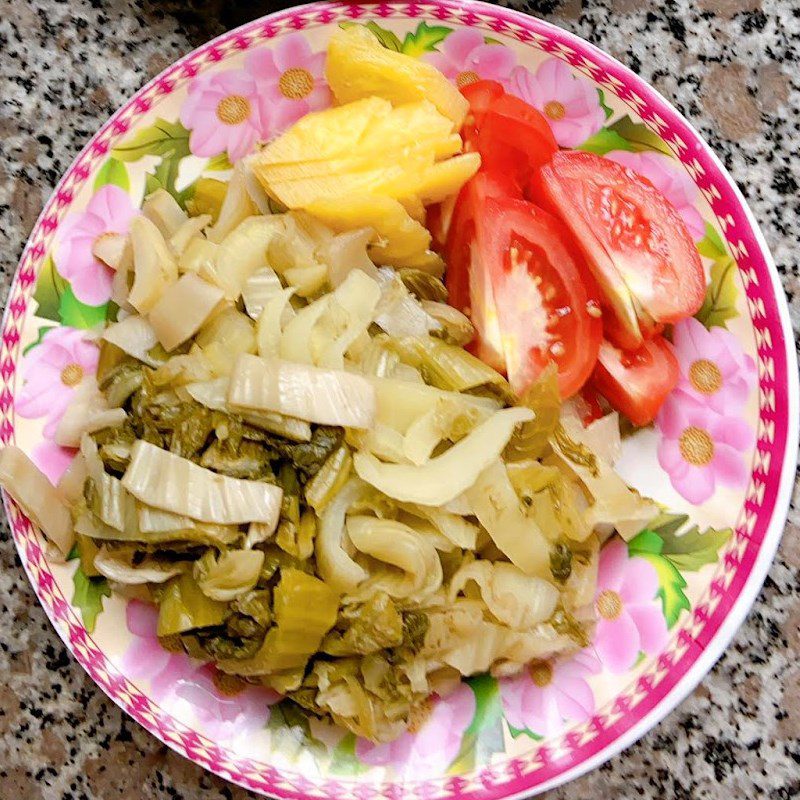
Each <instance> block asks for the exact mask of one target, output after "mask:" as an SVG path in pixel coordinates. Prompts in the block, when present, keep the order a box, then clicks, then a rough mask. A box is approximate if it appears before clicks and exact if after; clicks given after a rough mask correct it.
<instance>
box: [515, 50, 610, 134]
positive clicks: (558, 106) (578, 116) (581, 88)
mask: <svg viewBox="0 0 800 800" xmlns="http://www.w3.org/2000/svg"><path fill="white" fill-rule="evenodd" d="M509 91H510V92H511V93H512V94H515V95H517V96H518V97H521V98H522V99H523V100H524V101H525V102H526V103H530V104H531V105H532V106H533V107H534V108H537V109H539V111H541V112H542V114H544V116H545V118H546V119H547V121H548V122H549V123H550V128H551V129H552V131H553V136H555V138H556V141H557V142H558V143H559V144H560V145H561V146H562V147H577V146H578V145H580V144H583V142H585V141H586V140H587V139H588V138H589V137H590V136H593V135H594V134H595V133H597V131H599V130H600V128H602V127H603V125H604V124H605V121H606V115H605V112H604V111H603V108H602V106H601V105H600V96H599V95H598V94H597V88H596V87H595V85H594V83H592V81H590V80H587V79H586V78H582V77H580V76H578V75H574V74H573V73H572V70H571V69H570V67H569V65H568V64H565V63H564V62H563V61H561V60H559V59H557V58H548V59H547V60H546V61H543V62H542V63H541V64H540V65H539V67H538V69H537V70H536V72H531V71H530V70H529V69H527V68H526V67H521V66H520V67H517V68H516V69H515V70H514V71H513V72H512V73H511V78H510V81H509Z"/></svg>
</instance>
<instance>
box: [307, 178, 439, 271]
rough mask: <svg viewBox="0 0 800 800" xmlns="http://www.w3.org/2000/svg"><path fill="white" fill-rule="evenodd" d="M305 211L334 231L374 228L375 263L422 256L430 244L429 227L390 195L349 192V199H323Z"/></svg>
mask: <svg viewBox="0 0 800 800" xmlns="http://www.w3.org/2000/svg"><path fill="white" fill-rule="evenodd" d="M306 211H308V213H309V214H312V215H313V216H315V217H317V219H319V220H321V221H322V222H324V223H325V224H326V225H327V226H328V227H330V228H333V230H335V231H349V230H353V229H355V228H372V229H373V230H374V231H375V233H376V234H377V236H378V239H379V240H380V241H379V243H378V244H377V245H375V246H373V247H372V248H371V249H370V256H371V257H373V260H375V261H376V263H381V264H382V263H389V262H388V261H386V260H385V259H387V258H388V259H392V260H393V261H396V262H398V265H399V262H402V261H403V260H404V259H413V258H416V257H419V256H421V255H422V254H424V253H425V251H426V250H427V249H428V248H429V247H430V243H431V235H430V233H429V232H428V229H427V228H425V227H424V226H423V225H422V224H421V223H419V222H417V220H415V219H413V218H412V217H411V216H409V214H408V212H407V211H406V210H405V208H404V207H403V205H402V204H401V203H399V202H398V201H397V200H394V199H392V198H391V197H381V196H377V195H368V194H366V195H360V196H358V195H352V196H347V199H346V201H344V200H343V199H341V198H332V199H320V200H316V201H315V202H313V203H310V204H309V205H307V206H306Z"/></svg>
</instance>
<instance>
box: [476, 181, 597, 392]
mask: <svg viewBox="0 0 800 800" xmlns="http://www.w3.org/2000/svg"><path fill="white" fill-rule="evenodd" d="M568 242H569V237H568V234H567V232H566V230H565V229H564V228H563V226H562V224H561V223H560V222H559V221H558V220H557V219H556V218H555V217H553V216H551V215H550V214H548V213H547V212H546V211H543V210H542V209H541V208H538V207H537V206H534V205H533V204H532V203H528V202H526V201H525V200H514V199H509V198H494V197H493V198H489V199H487V200H486V202H485V204H484V208H483V214H482V216H481V217H480V218H479V220H478V223H477V225H476V237H475V245H476V248H474V249H473V258H472V265H471V268H472V272H473V274H480V273H481V271H483V272H484V273H488V283H489V284H490V285H491V291H492V293H493V300H494V305H495V308H496V313H497V319H498V322H499V328H500V335H501V342H502V347H503V355H504V357H505V362H506V372H507V374H508V380H509V383H510V384H511V388H512V389H513V390H514V391H515V392H517V393H518V394H521V393H522V392H524V391H525V389H527V387H528V386H529V385H530V384H531V383H532V382H533V381H534V380H535V379H536V378H537V377H538V376H539V373H540V372H541V371H542V370H543V369H544V368H545V366H547V364H548V363H550V361H554V362H555V363H556V365H557V367H558V385H559V391H560V393H561V396H562V397H570V396H571V395H573V394H575V392H577V391H578V390H579V389H580V388H581V386H583V384H584V383H585V382H586V381H587V379H588V378H589V376H590V375H591V372H592V369H593V368H594V365H595V362H596V360H597V350H598V347H599V346H600V339H601V335H602V334H601V328H602V325H601V321H600V306H599V303H598V302H597V299H596V297H595V296H593V295H592V294H591V290H590V289H588V290H587V286H588V287H591V286H592V281H591V278H590V276H589V275H588V273H586V272H585V271H584V268H583V265H582V263H581V261H580V259H579V258H578V259H576V258H575V257H574V256H573V253H572V252H571V250H570V246H569V243H568ZM476 255H477V259H476V258H475V256H476ZM476 261H477V263H476ZM486 282H487V281H486V280H485V279H484V281H483V284H485V283H486Z"/></svg>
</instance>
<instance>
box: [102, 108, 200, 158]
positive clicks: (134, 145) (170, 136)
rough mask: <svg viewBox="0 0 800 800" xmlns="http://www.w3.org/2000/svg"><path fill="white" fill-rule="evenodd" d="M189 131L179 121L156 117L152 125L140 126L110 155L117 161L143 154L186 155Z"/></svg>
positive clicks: (140, 156) (178, 156)
mask: <svg viewBox="0 0 800 800" xmlns="http://www.w3.org/2000/svg"><path fill="white" fill-rule="evenodd" d="M189 153H190V150H189V131H188V130H187V129H186V128H184V127H183V125H181V123H180V122H178V121H175V122H168V121H167V120H165V119H161V118H158V119H157V120H156V121H155V122H154V123H153V124H152V125H149V126H148V127H146V128H142V129H141V130H139V131H137V132H136V133H135V134H134V135H133V136H131V137H130V138H129V139H127V140H126V141H125V143H124V144H122V145H120V146H119V147H115V148H114V149H113V150H112V151H111V156H112V157H113V158H115V159H118V160H119V161H128V162H130V161H138V160H139V159H140V158H144V156H173V157H176V158H183V157H184V156H188V155H189Z"/></svg>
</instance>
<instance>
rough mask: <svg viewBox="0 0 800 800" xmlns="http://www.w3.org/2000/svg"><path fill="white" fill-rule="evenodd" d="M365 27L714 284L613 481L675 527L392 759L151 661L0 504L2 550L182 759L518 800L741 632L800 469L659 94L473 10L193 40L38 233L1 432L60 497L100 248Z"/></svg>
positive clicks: (316, 790)
mask: <svg viewBox="0 0 800 800" xmlns="http://www.w3.org/2000/svg"><path fill="white" fill-rule="evenodd" d="M352 24H357V25H364V26H366V27H367V28H368V29H369V31H371V33H372V34H373V35H374V36H375V37H376V38H377V39H378V40H379V41H380V43H381V44H382V45H383V46H385V47H388V48H391V49H393V50H398V51H400V52H403V53H406V54H409V55H411V56H413V57H415V58H421V59H425V60H427V61H429V62H431V63H432V64H434V65H436V66H437V67H438V68H439V69H440V70H441V71H442V72H444V74H445V75H446V76H447V77H448V78H450V79H451V80H452V81H453V82H455V83H456V84H457V85H459V86H462V85H464V84H465V83H469V82H471V81H474V80H477V79H478V78H490V79H493V80H497V81H500V82H501V83H502V84H503V85H504V86H505V88H506V90H507V91H509V92H511V93H513V94H516V95H518V96H520V97H522V98H523V99H524V100H526V101H527V102H529V103H531V104H532V105H534V106H535V107H536V108H538V109H540V110H541V111H542V113H543V114H544V115H545V116H546V117H547V118H548V121H549V122H550V124H551V127H552V130H553V133H554V135H555V138H556V139H557V141H558V143H559V145H561V147H564V148H572V149H579V150H588V151H591V152H594V153H598V154H600V155H603V156H605V157H606V158H610V159H613V160H615V161H618V162H620V163H622V164H624V165H626V166H628V167H630V168H631V169H633V170H635V171H636V172H638V173H640V174H641V175H643V176H645V177H646V178H647V179H648V180H649V181H651V182H652V183H653V184H654V185H655V186H656V187H658V188H659V189H660V190H661V191H662V192H663V193H664V194H665V195H666V196H667V198H668V199H669V200H670V201H671V202H672V203H673V204H674V205H675V207H676V208H677V209H678V211H679V213H680V214H681V216H682V217H683V219H684V221H685V222H686V225H687V228H688V229H689V231H690V233H691V235H692V237H693V238H694V240H695V243H696V246H697V249H698V251H699V253H700V254H701V256H702V259H703V263H704V265H705V268H706V274H707V279H708V287H707V293H706V299H705V303H704V304H703V307H702V308H701V309H700V311H699V312H698V314H697V315H696V317H695V318H692V319H688V320H685V321H683V322H681V323H679V324H678V325H676V326H675V329H674V331H673V340H674V344H675V350H676V353H677V356H678V360H679V362H680V369H681V378H680V382H679V384H678V387H677V388H676V389H675V391H674V392H673V393H672V394H671V395H670V397H669V398H668V400H667V401H666V404H665V405H664V407H663V408H662V410H661V412H660V414H659V416H658V419H657V420H656V423H655V424H654V425H653V426H651V427H648V428H645V429H642V430H640V431H639V432H638V433H636V434H635V435H633V436H631V437H629V438H628V439H626V441H625V444H624V449H623V455H622V459H621V461H620V463H619V470H620V472H621V473H622V475H623V477H625V478H626V479H627V480H628V481H629V482H630V483H631V484H632V485H633V486H635V487H636V488H637V489H639V490H641V491H642V492H643V493H646V494H648V495H650V496H652V497H654V498H655V499H657V500H658V501H659V502H660V503H662V504H663V506H664V508H665V509H666V512H665V514H664V515H663V516H662V517H661V518H660V519H659V520H658V522H657V524H652V525H650V526H649V527H647V528H645V529H643V530H642V531H641V532H640V533H639V534H638V535H637V536H635V537H634V538H633V539H632V540H631V541H629V542H627V543H626V542H623V541H622V540H620V539H617V538H612V539H610V540H609V541H608V542H607V543H606V545H605V546H604V548H603V551H602V554H601V558H600V566H599V576H598V585H597V593H596V597H595V608H596V611H597V617H598V624H597V627H596V632H595V634H594V638H593V640H592V642H591V643H590V645H589V646H588V647H586V648H585V649H584V650H582V651H580V652H579V653H577V654H575V655H572V656H570V657H568V658H562V659H559V660H556V661H554V662H548V663H537V664H534V665H532V666H531V667H530V668H529V669H527V670H526V671H525V672H524V673H522V674H520V675H518V676H515V677H509V678H501V679H495V678H493V677H490V676H487V675H481V676H477V677H472V678H469V679H468V680H466V681H464V682H463V683H462V684H461V686H460V687H459V688H458V689H457V690H456V691H454V692H453V693H452V694H450V695H449V696H447V697H446V698H444V699H442V698H435V697H434V698H432V699H431V701H430V703H429V704H428V708H427V709H426V713H424V714H422V715H420V718H419V719H417V720H414V724H413V725H412V726H411V729H410V730H409V731H408V732H407V733H405V734H403V735H402V736H401V737H400V738H399V739H397V740H395V741H393V742H390V743H388V744H379V745H376V744H373V743H371V742H369V741H366V740H361V739H358V738H356V737H355V736H354V735H353V734H348V733H345V732H344V731H342V730H340V729H338V728H335V727H332V726H328V725H325V724H323V723H320V722H318V721H316V720H314V719H306V718H305V717H298V715H297V714H296V713H292V709H291V707H290V706H289V705H287V704H286V703H284V702H283V701H282V699H281V697H280V696H279V695H277V694H275V693H274V692H272V691H268V690H266V689H258V688H255V687H252V688H249V689H246V690H245V691H240V692H239V693H235V694H232V693H231V692H230V690H229V687H228V686H226V684H225V683H224V681H221V680H220V679H219V676H218V675H217V674H216V672H215V670H214V668H213V667H212V666H211V665H209V664H204V663H201V662H198V661H195V660H193V659H191V658H189V657H188V656H187V655H185V654H183V653H174V652H168V651H166V650H164V649H162V647H161V645H160V644H159V641H158V639H157V637H156V635H155V631H156V627H155V610H154V608H153V607H152V606H150V605H148V604H146V603H144V602H141V601H139V600H125V599H123V598H121V597H118V596H116V595H114V596H112V594H111V591H110V588H109V586H108V584H107V583H106V582H105V580H104V579H102V578H93V577H89V576H87V575H85V574H84V573H83V571H82V570H81V568H80V565H79V562H78V561H77V560H76V559H70V560H67V562H66V563H56V562H55V561H54V560H52V559H51V558H50V557H49V555H48V551H47V550H46V548H45V546H44V543H43V540H42V538H41V536H40V533H39V532H38V530H36V529H35V527H34V526H33V525H32V524H31V523H30V521H29V520H28V519H27V518H25V517H24V515H22V514H21V512H20V511H19V509H18V508H17V507H16V506H15V504H14V503H13V502H12V501H10V500H9V498H7V497H6V498H5V504H6V511H7V513H8V516H9V519H10V522H11V526H12V530H13V535H14V540H15V542H16V545H17V548H18V550H19V553H20V557H21V559H22V562H23V564H24V566H25V569H26V571H27V573H28V575H29V577H30V579H31V582H32V584H33V586H34V588H35V590H36V593H37V595H38V597H39V599H40V601H41V603H42V605H43V606H44V608H45V610H46V611H47V613H48V615H49V616H50V619H51V620H52V622H53V625H54V626H55V628H56V630H57V631H58V633H59V635H60V636H61V637H62V638H63V639H64V641H65V643H66V644H67V646H68V647H69V648H70V650H71V651H72V653H73V655H74V656H75V658H76V659H77V660H78V661H79V662H80V663H81V664H82V665H83V667H84V668H85V669H86V670H87V671H88V672H89V674H90V675H91V676H92V678H93V679H94V680H95V681H96V682H97V684H98V685H99V686H100V687H101V688H102V689H103V690H104V691H105V692H106V693H107V694H108V695H109V697H111V698H112V699H113V700H114V701H115V702H116V703H117V704H119V706H121V707H122V708H123V709H124V710H125V711H126V712H127V713H128V714H130V715H131V716H132V717H133V718H134V719H136V720H137V721H138V722H139V723H140V724H141V725H143V726H144V727H145V728H147V729H148V730H149V731H151V732H152V733H153V734H155V735H156V736H157V737H159V738H160V739H161V740H162V741H163V742H165V743H166V744H168V745H169V746H170V747H172V748H174V749H175V750H176V751H177V752H179V753H181V754H182V755H184V756H186V757H187V758H190V759H191V760H193V761H195V762H197V763H198V764H201V765H202V766H204V767H206V768H207V769H209V770H211V771H213V772H215V773H217V774H219V775H221V776H223V777H225V778H227V779H229V780H231V781H234V782H236V783H238V784H241V785H242V786H245V787H247V788H249V789H252V790H254V791H256V792H260V793H263V794H265V795H269V796H272V797H279V798H308V797H336V798H359V800H372V799H373V798H374V799H375V800H377V799H378V798H392V799H394V800H399V798H404V797H415V798H467V797H469V798H476V799H477V798H482V799H483V800H490V798H505V797H514V796H520V797H521V796H523V795H524V796H530V795H532V794H536V793H539V792H541V791H544V790H545V789H547V788H549V787H552V786H554V785H557V784H559V783H563V782H564V781H566V780H568V779H569V778H572V777H575V776H576V775H578V774H581V773H582V772H585V771H586V770H588V769H590V768H592V767H594V766H596V765H598V764H599V763H601V762H602V761H604V760H605V759H607V758H609V757H610V756H611V755H613V754H614V753H616V752H619V751H620V750H621V749H622V748H623V747H625V746H626V745H628V744H630V743H631V742H633V741H634V740H635V739H637V738H638V737H639V736H641V735H642V734H643V733H644V732H645V731H647V730H648V729H649V728H651V727H652V726H653V725H654V724H656V722H657V721H658V720H659V719H661V718H662V717H663V716H664V715H665V714H666V713H667V712H668V711H669V710H670V709H672V708H673V707H674V706H675V705H676V704H677V703H678V702H679V701H680V700H681V699H682V698H683V697H684V696H685V695H686V694H687V693H688V692H689V691H690V690H691V688H692V687H693V686H694V685H695V684H696V683H697V682H698V681H699V680H700V679H701V678H702V676H703V675H704V674H705V672H707V671H708V669H710V667H711V665H712V664H713V663H714V661H715V660H716V659H717V658H718V657H719V655H720V654H721V652H722V650H723V649H724V647H725V646H726V644H727V643H728V641H729V640H730V638H731V636H732V635H733V632H734V631H735V629H736V628H737V626H738V625H739V624H740V623H741V621H742V619H743V618H744V616H745V614H746V612H747V610H748V608H749V606H750V604H751V603H752V601H753V599H754V597H755V595H756V593H757V592H758V590H759V588H760V586H761V583H762V581H763V579H764V576H765V575H766V572H767V569H768V566H769V563H770V561H771V559H772V557H773V555H774V552H775V548H776V546H777V543H778V540H779V538H780V535H781V531H782V528H783V523H784V520H785V514H786V509H787V506H788V501H789V494H790V490H791V485H792V480H793V474H794V464H795V461H796V458H797V433H798V431H797V420H798V387H797V368H796V362H795V355H794V348H793V346H792V342H793V338H792V334H791V328H790V326H789V322H788V315H787V310H786V304H785V300H784V297H783V294H782V289H781V287H780V283H779V281H778V277H777V273H776V270H775V266H774V264H773V263H772V260H771V258H770V255H769V253H768V251H767V248H766V245H765V243H764V240H763V238H762V236H761V234H760V233H759V231H758V229H757V227H756V224H755V221H754V219H753V217H752V214H751V213H750V211H749V210H748V208H747V207H746V205H745V203H744V200H743V199H742V197H741V195H740V194H739V192H738V191H737V189H736V187H735V185H734V183H733V181H732V180H731V178H730V177H729V176H728V174H727V173H726V172H725V170H724V169H723V167H722V166H721V164H720V163H719V161H718V160H717V159H716V157H715V156H714V155H713V153H712V152H711V151H710V150H709V148H708V147H707V146H706V145H705V143H704V142H703V141H702V140H701V138H700V137H699V135H698V134H697V133H696V132H695V131H694V130H693V129H692V128H691V127H690V126H689V124H688V123H687V122H686V121H685V120H684V119H683V118H682V117H681V116H680V115H679V114H678V113H677V112H676V111H675V110H674V109H673V108H672V106H670V105H669V103H668V102H667V101H666V100H664V98H662V97H661V96H660V95H658V94H657V93H656V92H655V91H654V90H653V89H651V88H650V87H649V86H648V85H647V84H645V83H644V82H643V81H642V80H641V79H639V78H638V77H637V76H635V75H634V74H633V73H631V72H630V71H629V70H627V69H626V68H625V67H623V66H622V65H620V64H619V63H618V62H616V61H614V60H613V59H612V58H610V57H609V56H607V55H605V54H604V53H602V52H601V51H599V50H597V49H596V48H594V47H593V46H591V45H589V44H587V43H586V42H584V41H582V40H580V39H578V38H577V37H575V36H573V35H571V34H569V33H567V32H565V31H563V30H560V29H559V28H556V27H553V26H552V25H549V24H547V23H544V22H542V21H540V20H537V19H533V18H531V17H527V16H524V15H522V14H519V13H516V12H513V11H510V10H507V9H504V8H500V7H496V6H490V5H487V4H483V3H478V2H466V1H465V2H453V1H452V0H432V1H430V2H419V3H387V4H346V3H314V4H311V5H307V6H302V7H298V8H292V9H288V10H285V11H281V12H278V13H275V14H272V15H270V16H267V17H264V18H263V19H259V20H256V21H254V22H251V23H249V24H247V25H245V26H243V27H241V28H239V29H237V30H234V31H232V32H230V33H227V34H224V35H223V36H221V37H219V38H218V39H215V40H214V41H212V42H209V43H208V44H206V45H204V46H202V47H200V48H198V49H197V50H195V51H194V52H192V53H190V54H189V55H187V56H186V57H185V58H183V59H181V60H180V61H178V62H177V63H175V64H173V65H172V66H171V67H169V68H168V69H166V70H165V71H164V72H163V73H162V74H161V75H159V76H158V77H157V78H155V79H154V80H153V81H151V82H150V83H149V84H148V85H147V86H145V87H144V88H143V89H141V90H140V91H139V92H138V93H137V94H136V95H135V96H134V97H133V98H131V100H130V101H129V102H127V103H126V104H125V105H124V106H123V107H122V108H120V109H119V110H118V111H117V112H116V113H115V114H114V115H113V116H112V117H111V119H110V120H109V121H108V122H107V123H106V124H105V125H103V127H102V128H101V129H100V130H99V131H98V133H97V134H96V135H95V136H94V137H93V138H92V139H91V141H90V142H89V143H88V145H87V146H86V148H85V149H84V150H83V152H82V153H81V154H80V155H79V157H78V158H77V159H76V160H75V162H74V163H73V164H72V166H71V167H70V168H69V170H68V171H67V173H66V174H65V175H64V177H63V178H62V180H61V181H60V183H59V184H58V186H57V187H56V190H55V192H54V194H53V195H52V197H51V198H50V200H49V201H48V203H47V205H46V207H45V209H44V211H43V212H42V215H41V216H40V218H39V220H38V222H37V224H36V226H35V228H34V230H33V233H32V234H31V237H30V240H29V242H28V244H27V246H26V248H25V251H24V253H23V256H22V260H21V262H20V265H19V269H18V271H17V274H16V277H15V280H14V284H13V286H12V289H11V292H10V295H9V301H8V305H7V308H6V312H5V317H4V321H3V341H2V353H0V380H1V381H2V386H0V438H2V442H3V443H12V442H13V443H16V444H17V445H19V446H20V447H22V448H23V449H24V450H25V451H26V452H27V453H28V454H29V455H30V456H31V457H32V458H33V460H34V461H35V462H36V463H37V464H38V465H39V467H40V468H41V469H42V470H43V471H44V472H45V473H46V474H47V475H48V477H49V478H50V479H51V480H53V481H56V480H57V479H58V477H59V476H60V474H61V473H62V472H63V471H64V469H65V468H66V467H67V465H68V464H69V463H70V460H71V459H72V457H73V455H74V453H73V452H72V451H70V450H68V449H65V448H62V447H59V446H58V445H56V443H55V442H54V432H55V429H56V426H57V425H58V422H59V420H60V418H61V415H62V414H63V413H64V410H65V408H66V406H67V404H68V403H69V401H70V399H71V397H72V395H73V393H74V391H75V387H76V386H77V385H79V383H80V382H81V380H82V379H83V377H84V376H87V375H90V374H91V373H93V371H94V370H95V368H96V365H97V349H96V347H94V346H93V345H92V344H91V343H90V342H88V341H87V332H90V331H92V330H93V329H95V328H96V327H97V326H98V325H100V324H101V323H103V322H104V320H106V319H108V318H110V317H111V316H112V315H113V314H114V313H115V309H114V307H113V304H112V303H110V279H111V276H110V274H109V272H108V270H107V268H106V267H105V266H104V265H102V264H101V263H100V262H98V261H97V260H95V258H94V257H93V256H92V243H93V242H94V241H95V240H96V239H97V237H99V236H102V235H103V234H105V233H108V232H124V231H126V229H127V226H128V225H129V224H130V220H131V219H132V218H133V217H134V216H135V215H136V214H138V213H139V207H140V206H141V203H142V200H143V198H144V197H145V196H146V195H147V194H148V193H150V192H151V191H153V190H154V189H157V188H164V189H166V190H167V191H168V192H170V194H172V195H173V196H174V197H175V198H176V199H177V200H178V202H179V203H181V204H185V203H186V202H187V200H189V199H190V198H191V196H192V193H193V187H194V185H195V183H196V181H197V179H198V178H200V177H201V176H220V175H223V174H224V173H225V172H226V171H228V170H230V169H231V166H232V164H234V163H235V162H236V161H238V160H239V159H241V158H242V157H243V156H245V155H246V154H247V153H249V152H251V151H252V150H253V149H254V148H255V147H256V146H257V145H258V143H259V142H263V141H265V140H268V139H270V138H271V137H273V136H275V135H276V134H278V133H280V132H281V131H282V130H284V129H285V128H286V127H287V126H288V125H290V124H292V123H293V122H294V121H296V120H297V119H299V118H300V117H301V116H303V115H304V114H306V113H308V112H309V111H313V110H316V109H322V108H325V107H327V106H328V105H330V103H331V94H330V91H329V89H328V87H327V85H326V83H325V75H324V59H325V56H324V53H325V48H326V43H327V40H328V38H329V37H330V35H331V34H332V32H333V31H335V30H336V29H337V28H338V27H339V26H343V25H352Z"/></svg>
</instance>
